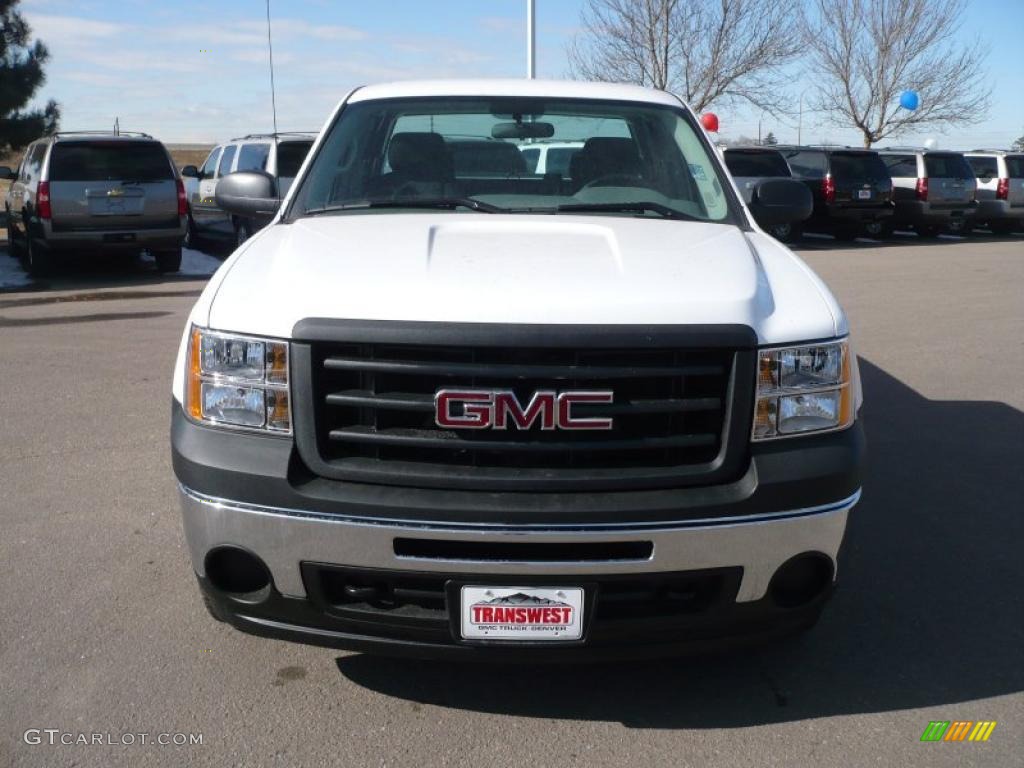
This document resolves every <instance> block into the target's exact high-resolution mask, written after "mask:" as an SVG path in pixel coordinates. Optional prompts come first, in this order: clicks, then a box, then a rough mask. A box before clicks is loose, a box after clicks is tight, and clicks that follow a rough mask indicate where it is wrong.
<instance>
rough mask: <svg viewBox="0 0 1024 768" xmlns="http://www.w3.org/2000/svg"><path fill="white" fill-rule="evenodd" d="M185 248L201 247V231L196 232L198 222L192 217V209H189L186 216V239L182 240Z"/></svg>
mask: <svg viewBox="0 0 1024 768" xmlns="http://www.w3.org/2000/svg"><path fill="white" fill-rule="evenodd" d="M181 244H182V245H183V246H184V247H185V248H191V249H193V250H195V249H196V248H198V247H199V233H198V232H196V222H195V220H194V219H193V218H192V210H191V209H189V211H188V213H187V214H186V218H185V239H184V240H182V241H181Z"/></svg>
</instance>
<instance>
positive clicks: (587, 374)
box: [324, 357, 724, 381]
mask: <svg viewBox="0 0 1024 768" xmlns="http://www.w3.org/2000/svg"><path fill="white" fill-rule="evenodd" d="M324 367H325V368H326V369H327V370H329V371H359V372H371V373H372V372H380V373H390V374H406V375H409V376H446V377H450V376H484V377H487V378H489V379H493V378H515V379H554V380H556V381H564V380H566V379H569V380H572V379H631V378H638V377H641V376H716V375H721V374H722V373H724V369H723V367H722V366H720V365H676V366H663V367H658V368H634V367H627V366H618V365H514V364H513V365H506V364H500V363H499V364H492V363H435V362H429V361H424V360H363V359H358V358H347V357H328V358H327V359H326V360H324Z"/></svg>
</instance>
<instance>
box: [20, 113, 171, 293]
mask: <svg viewBox="0 0 1024 768" xmlns="http://www.w3.org/2000/svg"><path fill="white" fill-rule="evenodd" d="M3 175H6V176H8V177H11V176H13V177H14V182H13V183H12V184H11V188H10V189H9V190H8V192H7V199H6V200H5V201H4V209H5V213H6V214H7V229H8V238H9V240H10V251H11V255H12V256H13V255H20V256H22V257H24V259H25V261H26V264H27V267H28V270H29V271H30V272H31V273H33V274H41V273H45V272H47V271H49V270H50V269H51V267H52V266H53V257H54V255H55V254H56V253H58V252H64V253H71V252H74V253H89V252H96V251H120V252H138V251H142V250H147V251H149V252H150V253H151V254H152V255H153V258H154V259H155V260H156V264H157V268H158V269H159V270H160V271H161V272H177V271H178V269H179V268H180V267H181V243H182V240H183V238H184V236H185V214H186V212H187V210H186V200H185V188H184V186H183V185H182V182H181V178H180V177H179V176H178V173H177V171H176V170H175V168H174V163H173V161H172V160H171V156H170V154H169V153H168V152H167V149H166V148H165V147H164V145H163V144H161V143H160V142H159V141H157V140H156V139H154V138H153V137H152V136H150V135H148V134H145V133H136V134H125V133H120V134H114V133H106V132H97V131H83V132H73V133H55V134H53V135H51V136H46V137H44V138H41V139H38V140H36V141H34V142H32V144H30V145H29V147H28V149H27V150H26V151H25V157H24V159H23V160H22V161H21V165H20V166H19V168H18V171H17V172H16V173H9V172H7V171H6V169H5V170H4V173H3Z"/></svg>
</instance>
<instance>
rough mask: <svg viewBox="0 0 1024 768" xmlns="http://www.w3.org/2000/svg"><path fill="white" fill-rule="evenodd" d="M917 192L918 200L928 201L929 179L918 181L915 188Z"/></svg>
mask: <svg viewBox="0 0 1024 768" xmlns="http://www.w3.org/2000/svg"><path fill="white" fill-rule="evenodd" d="M914 190H915V191H916V192H917V199H918V200H921V201H923V202H927V201H928V179H918V180H917V186H916V187H914Z"/></svg>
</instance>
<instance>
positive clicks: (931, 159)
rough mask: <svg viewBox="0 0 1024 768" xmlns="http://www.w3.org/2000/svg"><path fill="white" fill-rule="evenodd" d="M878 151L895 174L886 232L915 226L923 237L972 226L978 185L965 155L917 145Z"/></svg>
mask: <svg viewBox="0 0 1024 768" xmlns="http://www.w3.org/2000/svg"><path fill="white" fill-rule="evenodd" d="M878 154H879V155H881V157H882V161H883V162H884V163H885V167H886V168H888V170H889V175H890V176H892V187H893V190H892V191H893V202H895V203H896V213H895V214H894V215H893V217H892V218H891V219H889V220H888V221H887V222H885V224H884V225H883V232H885V233H886V234H891V233H892V230H893V229H899V228H901V227H913V229H914V230H915V231H916V232H917V234H918V235H919V236H921V237H936V236H938V235H939V233H940V232H943V231H948V232H964V231H968V230H970V229H971V226H972V224H973V221H974V215H975V211H976V210H977V207H978V204H977V203H976V202H975V199H974V198H975V192H976V189H977V184H976V182H975V180H974V173H973V172H972V171H971V167H970V166H969V165H968V164H967V161H966V160H965V159H964V156H963V154H961V153H960V152H950V151H948V150H945V151H944V150H935V149H918V148H914V147H890V148H886V149H879V150H878Z"/></svg>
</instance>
